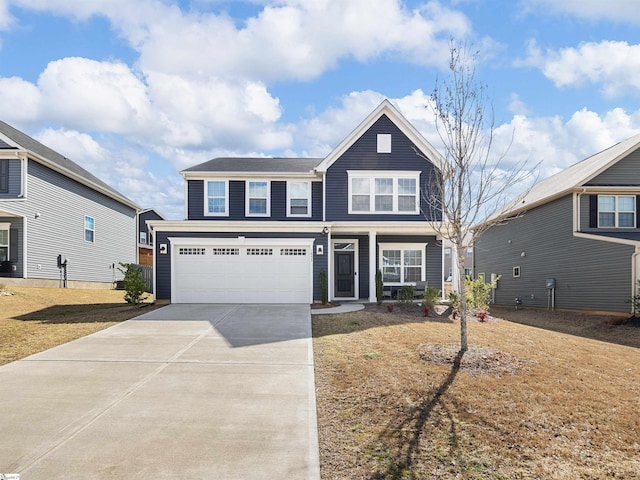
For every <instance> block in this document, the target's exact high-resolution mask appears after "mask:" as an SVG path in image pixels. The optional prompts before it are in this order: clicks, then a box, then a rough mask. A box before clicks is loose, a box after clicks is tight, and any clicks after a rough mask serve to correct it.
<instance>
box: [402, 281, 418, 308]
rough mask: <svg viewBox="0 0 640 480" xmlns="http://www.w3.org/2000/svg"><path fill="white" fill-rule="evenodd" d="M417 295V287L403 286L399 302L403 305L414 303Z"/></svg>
mask: <svg viewBox="0 0 640 480" xmlns="http://www.w3.org/2000/svg"><path fill="white" fill-rule="evenodd" d="M415 294H416V287H414V286H413V285H403V286H402V288H401V289H400V290H399V291H398V301H399V302H400V304H401V305H407V304H410V303H413V297H414V296H415Z"/></svg>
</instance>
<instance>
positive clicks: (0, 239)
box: [0, 223, 9, 262]
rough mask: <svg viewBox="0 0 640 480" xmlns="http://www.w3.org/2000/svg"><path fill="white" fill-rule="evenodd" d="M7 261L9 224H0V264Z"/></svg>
mask: <svg viewBox="0 0 640 480" xmlns="http://www.w3.org/2000/svg"><path fill="white" fill-rule="evenodd" d="M8 260H9V224H8V223H2V224H0V262H6V261H8Z"/></svg>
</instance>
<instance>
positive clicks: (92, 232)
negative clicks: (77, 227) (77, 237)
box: [84, 215, 96, 243]
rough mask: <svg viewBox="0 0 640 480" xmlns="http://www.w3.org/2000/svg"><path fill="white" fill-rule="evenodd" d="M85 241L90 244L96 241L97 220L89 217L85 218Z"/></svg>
mask: <svg viewBox="0 0 640 480" xmlns="http://www.w3.org/2000/svg"><path fill="white" fill-rule="evenodd" d="M84 240H85V242H89V243H95V241H96V219H95V218H93V217H90V216H89V215H85V216H84Z"/></svg>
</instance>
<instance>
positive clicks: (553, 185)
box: [482, 134, 640, 223]
mask: <svg viewBox="0 0 640 480" xmlns="http://www.w3.org/2000/svg"><path fill="white" fill-rule="evenodd" d="M639 147H640V134H638V135H635V136H633V137H630V138H628V139H626V140H623V141H622V142H620V143H617V144H615V145H612V146H611V147H609V148H606V149H604V150H602V151H601V152H599V153H596V154H595V155H592V156H591V157H587V158H586V159H584V160H582V161H580V162H578V163H575V164H573V165H571V166H570V167H568V168H566V169H564V170H562V171H561V172H558V173H556V174H555V175H552V176H550V177H548V178H546V179H544V180H541V181H539V182H538V183H536V184H535V185H534V186H533V187H531V189H530V190H529V191H528V192H527V193H526V194H525V195H524V196H521V197H518V198H517V199H516V200H514V201H513V202H512V203H511V204H510V205H508V206H507V208H505V209H503V210H501V211H499V212H494V213H493V214H492V215H490V216H489V217H487V219H485V220H484V221H483V222H482V223H486V222H487V221H488V220H495V219H497V218H505V217H511V216H513V215H516V214H518V213H520V212H522V211H524V210H529V209H531V208H533V207H536V206H538V205H543V204H545V203H548V202H550V201H552V200H555V199H557V198H560V197H563V196H564V195H567V194H569V193H571V192H573V191H574V190H575V189H576V188H579V187H582V186H583V185H585V184H586V183H588V182H589V181H590V180H592V179H594V178H595V177H597V176H598V175H600V174H601V173H602V172H604V171H606V170H607V169H609V168H611V167H612V166H613V165H615V164H616V163H618V162H619V161H620V160H622V159H623V158H625V157H626V156H627V155H629V154H630V153H632V152H633V151H635V150H637V149H638V148H639Z"/></svg>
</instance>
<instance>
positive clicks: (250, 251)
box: [247, 248, 273, 255]
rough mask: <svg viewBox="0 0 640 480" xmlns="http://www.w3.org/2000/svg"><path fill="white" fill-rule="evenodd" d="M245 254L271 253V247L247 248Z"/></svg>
mask: <svg viewBox="0 0 640 480" xmlns="http://www.w3.org/2000/svg"><path fill="white" fill-rule="evenodd" d="M247 255H273V248H247Z"/></svg>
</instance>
